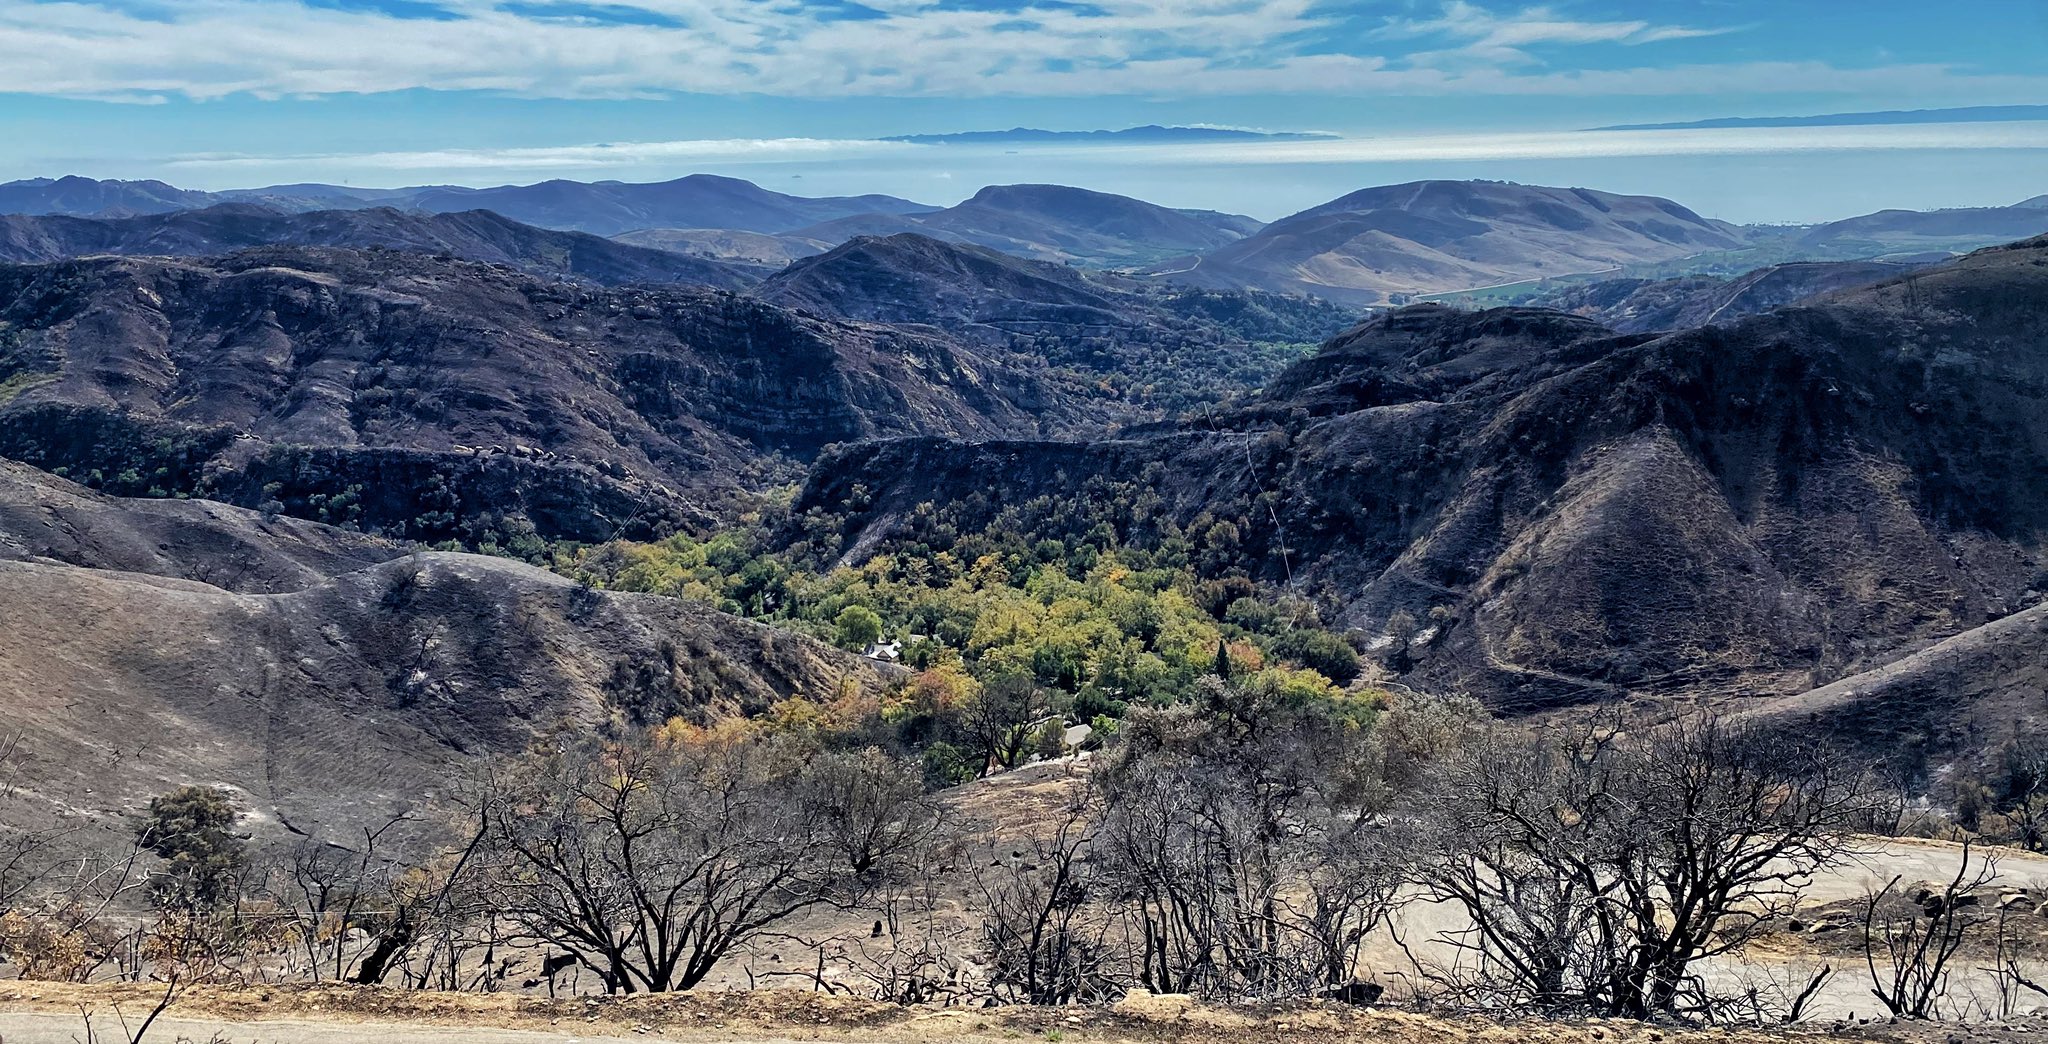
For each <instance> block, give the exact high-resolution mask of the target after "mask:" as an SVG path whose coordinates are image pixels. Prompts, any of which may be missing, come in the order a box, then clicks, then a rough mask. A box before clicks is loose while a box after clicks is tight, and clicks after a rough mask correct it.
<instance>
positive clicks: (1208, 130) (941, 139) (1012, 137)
mask: <svg viewBox="0 0 2048 1044" xmlns="http://www.w3.org/2000/svg"><path fill="white" fill-rule="evenodd" d="M1335 137H1337V135H1335V134H1329V133H1326V132H1322V131H1256V130H1243V129H1239V128H1235V127H1161V126H1159V125H1157V124H1147V125H1145V126H1143V127H1127V128H1125V129H1123V130H1080V131H1054V130H1039V129H1037V128H1035V127H1012V128H1010V129H1009V130H996V131H961V132H957V133H953V134H898V135H894V136H891V137H887V138H882V139H880V140H882V141H907V142H911V143H914V144H918V145H1065V144H1084V145H1091V144H1103V145H1171V144H1181V143H1203V142H1221V141H1313V140H1316V139H1322V138H1335Z"/></svg>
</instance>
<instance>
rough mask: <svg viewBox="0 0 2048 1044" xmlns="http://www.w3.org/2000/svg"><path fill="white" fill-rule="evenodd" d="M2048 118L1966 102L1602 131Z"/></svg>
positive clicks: (2035, 111) (2028, 109) (2031, 109)
mask: <svg viewBox="0 0 2048 1044" xmlns="http://www.w3.org/2000/svg"><path fill="white" fill-rule="evenodd" d="M2027 120H2048V105H1969V106H1964V107H1961V108H1955V109H1892V110H1887V111H1883V112H1836V113H1829V114H1827V115H1823V116H1727V117H1722V118H1719V119H1712V120H1690V121H1687V122H1682V123H1623V124H1617V125H1615V126H1612V127H1595V128H1593V129H1594V130H1603V131H1633V130H1696V129H1713V128H1722V127H1874V126H1886V125H1892V124H1914V123H2011V122H2020V121H2027Z"/></svg>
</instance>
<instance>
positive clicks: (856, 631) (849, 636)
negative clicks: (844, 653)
mask: <svg viewBox="0 0 2048 1044" xmlns="http://www.w3.org/2000/svg"><path fill="white" fill-rule="evenodd" d="M832 624H833V626H835V627H837V628H838V629H839V646H840V648H842V649H853V650H856V651H858V650H861V649H865V648H867V647H868V646H870V645H872V644H874V643H875V642H878V641H881V639H882V618H881V617H880V616H877V615H876V614H875V611H874V610H873V609H870V608H868V607H867V606H864V605H849V606H847V607H846V608H844V609H841V610H839V615H838V616H836V617H834V618H833V620H832Z"/></svg>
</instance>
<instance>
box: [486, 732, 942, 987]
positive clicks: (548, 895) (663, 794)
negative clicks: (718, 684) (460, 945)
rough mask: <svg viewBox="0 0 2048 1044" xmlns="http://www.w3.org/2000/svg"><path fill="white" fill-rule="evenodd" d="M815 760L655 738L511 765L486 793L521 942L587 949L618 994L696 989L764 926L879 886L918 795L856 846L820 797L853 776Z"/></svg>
mask: <svg viewBox="0 0 2048 1044" xmlns="http://www.w3.org/2000/svg"><path fill="white" fill-rule="evenodd" d="M816 764H818V763H817V762H814V761H807V760H806V759H804V758H802V757H799V756H791V755H788V754H786V753H785V752H782V751H778V750H777V749H775V748H774V745H773V744H772V743H771V742H768V741H755V740H723V739H712V740H707V741H704V742H701V743H699V742H661V741H657V740H656V739H654V738H652V737H649V736H646V735H637V736H634V737H632V738H629V739H627V740H624V741H617V742H569V743H565V744H564V745H563V746H562V747H561V748H560V749H558V750H556V751H554V752H551V753H546V754H542V755H538V756H534V757H529V758H521V759H515V760H510V761H505V762H500V763H498V764H497V765H495V766H493V767H492V769H491V771H490V773H489V776H488V778H487V781H486V783H485V785H484V786H483V788H482V789H481V790H480V793H481V794H482V795H483V797H482V803H481V805H480V808H479V811H480V813H481V815H482V817H483V819H484V821H485V822H486V824H487V832H486V838H485V841H484V845H485V849H486V851H487V852H488V859H489V862H490V863H491V865H492V867H493V873H492V876H491V879H490V883H489V887H490V890H491V894H492V895H493V897H494V900H495V902H496V905H497V906H498V908H499V911H500V914H501V916H502V917H504V918H505V919H506V920H507V921H508V922H509V923H510V924H511V925H512V926H514V931H515V932H516V934H517V935H518V937H519V938H521V939H523V940H526V941H529V942H536V943H541V944H545V945H547V946H549V947H553V948H556V949H559V950H563V951H566V952H568V953H570V954H573V955H575V957H576V958H577V960H578V962H579V963H581V964H583V965H584V966H586V967H588V968H590V969H591V971H592V972H594V973H595V974H597V975H598V976H599V977H600V978H601V980H602V981H603V982H604V984H605V988H606V990H607V992H613V993H635V992H661V991H667V990H682V989H689V988H691V987H693V986H695V985H697V984H698V983H700V982H702V981H703V980H704V977H705V976H706V975H709V974H710V973H711V970H712V969H713V968H714V967H715V966H716V965H717V964H718V962H719V961H721V960H722V959H724V958H725V957H726V955H727V954H729V953H731V952H733V951H734V950H735V949H736V948H738V947H740V946H741V945H743V944H744V943H746V942H747V941H748V940H749V939H751V938H753V937H754V936H755V935H756V934H758V933H759V932H761V931H762V930H764V929H766V928H768V927H770V926H772V925H774V924H777V923H779V922H781V921H783V920H785V919H787V918H789V917H791V916H793V915H795V914H797V913H799V912H801V911H803V910H807V909H810V908H812V907H816V906H819V905H821V904H837V905H852V904H853V903H855V902H857V901H858V900H859V899H860V898H862V897H863V896H865V895H867V894H870V893H871V891H872V889H873V888H874V887H875V886H876V884H877V882H878V881H879V880H881V879H882V877H883V875H882V874H881V872H880V871H881V869H882V867H883V865H884V864H885V863H887V862H888V861H889V860H891V859H893V858H894V857H895V856H896V855H897V854H898V852H899V851H900V850H901V846H903V845H904V844H906V841H905V839H906V838H907V837H910V836H912V835H913V834H914V831H911V830H908V829H906V828H904V827H903V826H902V825H901V824H900V823H899V822H898V821H897V820H898V819H899V818H900V817H905V816H909V815H912V814H913V811H912V807H913V805H914V804H915V803H914V802H911V801H907V800H904V801H901V802H900V803H899V802H898V798H897V797H889V798H886V802H887V803H886V805H885V807H883V808H880V809H876V810H871V812H870V813H869V814H870V815H871V816H872V817H873V818H874V819H875V820H877V821H878V822H879V823H880V826H879V827H877V828H875V829H870V830H867V831H864V832H863V833H862V835H861V836H862V838H863V840H861V841H859V842H858V843H854V844H851V845H850V844H849V843H848V838H847V836H846V835H845V834H844V833H842V832H841V826H842V824H841V823H840V822H839V821H838V819H837V818H836V815H837V813H836V811H835V810H836V809H839V808H840V807H841V806H837V805H835V804H834V803H833V802H832V801H828V800H821V799H820V795H825V794H832V793H843V789H842V786H843V784H837V783H835V784H833V785H830V786H827V785H822V784H819V783H818V781H817V780H816V779H815V778H814V777H813V775H812V773H813V771H815V770H814V766H815V765H816ZM845 767H846V766H845V765H839V766H837V768H838V769H844V768H845ZM868 793H870V795H871V796H879V795H891V794H894V795H898V796H899V797H900V796H901V792H900V791H897V790H894V789H892V788H890V787H888V786H886V785H878V786H875V787H873V788H870V790H869V791H868ZM856 863H864V864H865V869H863V867H861V866H857V865H855V864H856Z"/></svg>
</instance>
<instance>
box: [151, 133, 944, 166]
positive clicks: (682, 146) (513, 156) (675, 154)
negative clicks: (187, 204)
mask: <svg viewBox="0 0 2048 1044" xmlns="http://www.w3.org/2000/svg"><path fill="white" fill-rule="evenodd" d="M928 147H929V146H922V145H912V144H906V143H903V142H888V141H868V140H855V139H831V138H703V139H691V140H684V141H633V142H605V143H599V144H591V145H561V146H543V147H532V148H505V149H434V150H427V151H419V152H358V153H322V154H316V155H276V156H260V155H245V154H239V153H230V154H222V153H203V154H196V155H190V156H180V157H178V158H176V159H173V160H171V161H170V162H169V164H168V165H169V166H171V167H173V168H184V169H193V170H234V169H240V170H261V169H264V168H270V167H292V168H297V167H305V166H314V167H319V168H321V169H333V170H357V169H360V170H375V171H408V170H470V171H493V170H527V171H546V170H601V169H604V168H607V167H638V166H642V165H646V164H659V163H666V162H673V161H677V160H688V161H693V162H741V163H775V162H790V163H804V162H814V161H817V160H824V159H834V158H846V157H851V156H884V155H893V154H897V153H902V152H906V151H914V150H918V149H923V148H928Z"/></svg>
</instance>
